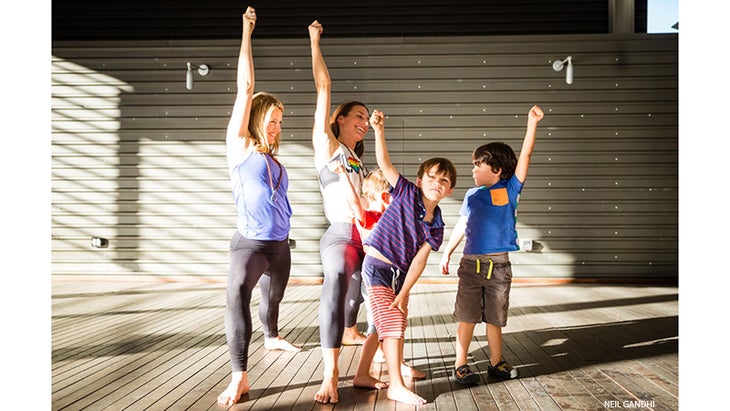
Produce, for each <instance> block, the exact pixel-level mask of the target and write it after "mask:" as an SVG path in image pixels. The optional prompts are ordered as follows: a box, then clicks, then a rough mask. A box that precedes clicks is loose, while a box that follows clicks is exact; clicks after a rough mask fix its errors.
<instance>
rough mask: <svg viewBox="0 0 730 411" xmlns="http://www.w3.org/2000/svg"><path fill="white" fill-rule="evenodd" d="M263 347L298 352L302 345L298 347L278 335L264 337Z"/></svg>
mask: <svg viewBox="0 0 730 411" xmlns="http://www.w3.org/2000/svg"><path fill="white" fill-rule="evenodd" d="M264 348H266V349H267V350H283V351H288V352H299V351H301V350H302V347H298V346H296V345H294V344H292V343H290V342H289V341H287V340H285V339H283V338H281V337H280V336H278V335H277V336H276V337H274V338H264Z"/></svg>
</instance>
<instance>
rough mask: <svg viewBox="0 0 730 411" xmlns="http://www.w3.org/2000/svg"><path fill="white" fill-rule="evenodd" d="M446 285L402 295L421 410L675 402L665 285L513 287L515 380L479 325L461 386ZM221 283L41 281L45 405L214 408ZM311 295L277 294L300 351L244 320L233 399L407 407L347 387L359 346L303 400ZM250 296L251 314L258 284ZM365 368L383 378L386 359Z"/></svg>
mask: <svg viewBox="0 0 730 411" xmlns="http://www.w3.org/2000/svg"><path fill="white" fill-rule="evenodd" d="M455 287H456V286H455V285H450V284H418V285H417V286H416V287H415V288H414V291H413V294H412V296H411V303H410V304H411V306H410V319H409V327H408V330H407V333H408V335H407V337H406V352H405V357H406V360H407V361H408V362H410V363H411V364H412V365H414V366H416V367H417V368H418V369H420V370H422V371H424V372H426V374H427V378H426V379H425V380H420V381H416V382H415V383H413V382H410V383H411V384H412V388H413V389H415V391H416V392H417V393H419V394H420V395H421V396H423V397H425V398H426V399H427V400H428V404H427V405H426V406H423V407H420V408H421V409H426V410H434V409H438V410H518V409H519V410H603V409H654V410H676V409H678V406H679V405H678V404H679V399H678V391H679V389H678V379H679V378H678V373H679V371H678V335H679V334H678V289H677V287H664V286H636V285H626V286H621V285H598V284H591V285H588V284H581V285H574V284H570V285H542V286H538V285H520V284H515V285H514V286H513V290H512V299H511V306H510V317H509V323H508V326H507V327H506V328H505V329H504V342H505V357H506V358H507V359H508V360H509V361H510V362H511V363H512V365H513V366H515V367H516V368H517V369H518V370H519V372H520V378H518V379H516V380H512V381H504V382H503V381H497V380H494V379H492V378H491V377H488V376H487V373H486V364H487V358H488V354H487V353H488V348H487V346H486V339H485V337H484V327H483V326H478V327H477V329H476V330H477V337H476V339H475V340H474V341H473V342H472V345H471V349H470V353H471V358H470V360H471V364H472V366H474V365H476V368H477V370H478V371H479V373H480V375H481V378H482V380H481V382H480V384H479V385H477V386H475V387H472V388H464V387H461V386H459V385H458V384H456V383H455V382H454V381H453V380H452V379H450V377H449V376H450V371H451V369H452V367H453V361H454V340H455V337H454V335H455V332H456V325H455V323H454V321H453V318H452V315H451V313H452V310H453V305H454V296H455ZM224 291H225V285H224V284H202V283H200V284H198V283H194V284H193V283H145V284H142V283H75V282H54V283H53V287H52V316H53V318H52V409H53V410H102V409H103V410H107V409H108V410H207V409H212V410H220V409H223V408H222V407H219V406H217V405H216V396H217V395H218V393H219V392H220V391H222V390H223V389H224V388H225V387H226V385H227V383H228V379H229V374H230V368H229V359H228V352H227V348H226V338H225V332H224V329H223V308H224V301H225V296H224ZM319 296H320V286H319V285H292V286H290V288H289V289H288V291H287V294H286V296H285V297H284V304H283V307H282V312H281V316H280V318H281V321H280V330H281V333H282V335H283V336H285V337H286V338H287V339H289V340H290V341H293V342H294V343H296V344H300V345H302V346H303V347H304V349H303V351H302V352H301V353H297V354H292V353H284V352H267V351H266V350H264V348H263V342H262V341H263V337H262V334H261V329H260V323H259V322H258V319H254V324H255V329H254V335H253V341H252V344H251V349H250V360H249V375H250V381H251V384H252V386H251V392H250V393H249V394H248V395H247V396H245V397H244V398H243V399H242V401H241V402H239V403H238V404H236V405H235V406H234V407H232V409H237V410H238V409H240V410H244V409H255V410H291V409H294V410H331V409H336V410H394V409H398V410H403V409H413V407H405V406H402V405H396V404H395V403H394V402H392V401H389V400H388V399H387V398H386V396H385V392H384V391H380V392H378V391H376V390H365V389H358V388H354V387H353V386H352V376H353V375H354V370H355V367H356V365H357V359H358V356H359V347H345V348H344V349H343V351H342V354H341V358H340V370H341V373H342V375H341V380H340V403H339V404H337V405H336V406H332V405H328V406H325V405H322V404H317V403H315V402H314V401H313V396H314V393H315V391H316V390H317V388H318V387H319V384H320V383H321V377H322V363H321V351H320V348H319V333H318V326H317V308H318V303H319ZM252 305H253V308H254V312H255V309H256V308H257V306H258V291H257V292H256V293H255V295H254V302H253V304H252ZM363 310H364V307H363ZM363 310H361V318H362V321H363V322H364V319H365V315H364V311H363ZM361 328H362V327H361ZM373 373H374V374H378V375H379V376H380V378H382V379H385V380H387V378H388V377H387V367H385V366H381V365H378V364H375V365H374V366H373ZM642 401H643V402H642Z"/></svg>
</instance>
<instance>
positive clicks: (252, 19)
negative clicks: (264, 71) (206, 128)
mask: <svg viewBox="0 0 730 411" xmlns="http://www.w3.org/2000/svg"><path fill="white" fill-rule="evenodd" d="M242 19H243V29H242V34H241V51H240V52H239V54H238V70H237V72H236V86H237V91H236V100H235V101H234V103H233V109H232V110H231V119H230V120H229V121H228V129H227V131H226V157H227V159H228V167H229V168H231V167H233V166H235V165H236V164H239V163H240V162H241V161H242V159H243V158H244V155H245V151H246V149H247V148H248V144H249V140H248V139H247V138H246V136H247V134H248V122H249V117H250V115H251V101H252V99H253V90H254V73H253V57H252V55H251V34H252V33H253V29H254V27H255V26H256V10H254V8H253V7H251V6H249V7H248V8H246V12H245V13H244V14H243V16H242Z"/></svg>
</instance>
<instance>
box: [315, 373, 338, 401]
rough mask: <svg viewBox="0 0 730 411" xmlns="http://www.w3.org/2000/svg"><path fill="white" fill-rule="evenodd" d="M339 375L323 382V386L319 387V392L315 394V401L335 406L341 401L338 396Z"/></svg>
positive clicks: (327, 378)
mask: <svg viewBox="0 0 730 411" xmlns="http://www.w3.org/2000/svg"><path fill="white" fill-rule="evenodd" d="M337 378H338V377H337V375H333V376H331V377H325V378H324V379H323V380H322V386H321V387H319V391H317V393H316V394H314V400H315V401H317V402H321V403H322V404H327V403H328V402H329V403H332V404H335V403H337V402H338V401H339V397H338V394H337Z"/></svg>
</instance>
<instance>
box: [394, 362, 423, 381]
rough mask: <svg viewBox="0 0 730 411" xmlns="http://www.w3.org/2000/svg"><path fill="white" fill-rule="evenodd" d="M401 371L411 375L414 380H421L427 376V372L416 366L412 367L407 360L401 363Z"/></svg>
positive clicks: (408, 375) (406, 375)
mask: <svg viewBox="0 0 730 411" xmlns="http://www.w3.org/2000/svg"><path fill="white" fill-rule="evenodd" d="M400 373H401V375H403V376H404V377H410V378H413V379H414V380H421V379H424V378H426V374H424V373H422V372H421V371H419V370H417V369H416V367H411V366H410V365H408V364H406V363H405V362H403V363H401V365H400Z"/></svg>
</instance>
